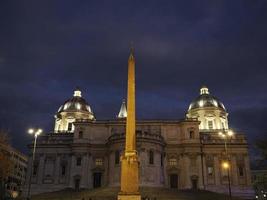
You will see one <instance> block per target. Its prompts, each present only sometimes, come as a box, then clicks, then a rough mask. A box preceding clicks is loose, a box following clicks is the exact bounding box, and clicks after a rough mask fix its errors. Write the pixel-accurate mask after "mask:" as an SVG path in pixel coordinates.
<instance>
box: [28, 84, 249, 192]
mask: <svg viewBox="0 0 267 200" xmlns="http://www.w3.org/2000/svg"><path fill="white" fill-rule="evenodd" d="M196 96H197V94H196ZM185 116H186V117H185V118H184V119H182V120H137V122H136V148H137V152H138V157H139V185H140V187H165V188H174V189H177V190H184V189H193V190H198V189H203V190H208V191H214V192H219V193H228V192H229V186H230V187H231V192H232V194H233V195H235V196H241V197H251V196H252V195H253V190H252V187H251V174H250V164H249V155H248V144H247V140H246V137H245V134H244V133H240V132H236V131H235V130H231V128H230V125H229V123H228V113H227V110H226V108H225V107H224V105H223V103H222V102H221V101H220V100H219V99H218V98H216V97H215V96H213V95H212V94H211V93H210V91H209V89H208V87H206V86H203V87H201V88H200V92H199V95H198V96H197V97H196V99H195V100H193V101H192V102H191V103H190V104H189V107H188V109H187V111H185ZM126 118H127V108H126V103H125V101H123V102H122V104H121V108H120V110H118V113H117V115H116V117H114V119H110V120H101V119H97V118H96V117H95V115H94V112H93V108H92V107H91V106H90V105H89V104H88V103H87V101H86V100H85V99H84V98H83V96H82V91H81V90H80V89H79V88H77V89H75V91H74V94H73V96H72V97H71V98H70V99H68V100H66V101H65V102H64V103H63V104H62V105H61V106H60V107H59V109H58V111H57V112H56V114H55V126H54V130H53V132H51V133H46V134H42V135H40V136H39V137H38V140H37V145H36V152H35V159H34V161H33V160H32V155H30V159H29V160H30V161H29V166H28V168H29V170H28V174H27V183H29V180H31V190H32V191H31V192H32V194H38V193H44V192H51V191H57V190H63V189H75V190H81V189H93V188H98V187H119V186H120V171H121V164H120V158H121V155H122V153H123V151H124V144H125V123H126ZM29 148H30V150H31V152H32V150H33V144H30V145H29ZM31 166H32V167H31ZM30 176H31V178H29V177H30Z"/></svg>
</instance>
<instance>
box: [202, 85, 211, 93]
mask: <svg viewBox="0 0 267 200" xmlns="http://www.w3.org/2000/svg"><path fill="white" fill-rule="evenodd" d="M200 94H209V89H208V88H207V87H206V86H202V87H201V88H200Z"/></svg>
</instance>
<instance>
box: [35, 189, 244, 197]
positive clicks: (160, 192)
mask: <svg viewBox="0 0 267 200" xmlns="http://www.w3.org/2000/svg"><path fill="white" fill-rule="evenodd" d="M118 191H119V188H99V189H94V190H83V191H80V192H75V191H71V190H65V191H58V192H52V193H45V194H39V195H34V196H33V198H32V199H33V200H74V199H75V200H82V199H83V200H116V199H117V194H118ZM140 191H141V195H142V199H143V198H144V197H149V198H150V200H202V199H203V200H226V199H229V198H228V196H227V195H223V194H217V193H213V192H207V191H178V190H172V189H166V188H141V189H140ZM90 198H91V199H90ZM144 199H145V198H144ZM233 200H239V198H233Z"/></svg>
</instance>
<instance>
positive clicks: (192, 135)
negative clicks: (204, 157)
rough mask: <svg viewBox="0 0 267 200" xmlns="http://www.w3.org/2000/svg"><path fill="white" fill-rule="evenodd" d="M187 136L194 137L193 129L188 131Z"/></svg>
mask: <svg viewBox="0 0 267 200" xmlns="http://www.w3.org/2000/svg"><path fill="white" fill-rule="evenodd" d="M189 138H190V139H193V138H194V131H189Z"/></svg>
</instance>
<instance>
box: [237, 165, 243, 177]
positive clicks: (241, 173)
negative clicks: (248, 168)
mask: <svg viewBox="0 0 267 200" xmlns="http://www.w3.org/2000/svg"><path fill="white" fill-rule="evenodd" d="M238 173H239V176H244V168H243V167H242V166H239V167H238Z"/></svg>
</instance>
